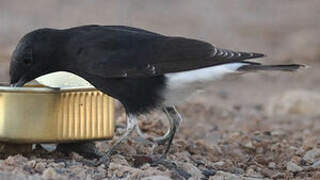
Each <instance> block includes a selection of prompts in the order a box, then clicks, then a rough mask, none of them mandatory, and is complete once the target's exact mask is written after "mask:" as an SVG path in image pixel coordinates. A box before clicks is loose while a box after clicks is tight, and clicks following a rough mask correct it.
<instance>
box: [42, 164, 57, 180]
mask: <svg viewBox="0 0 320 180" xmlns="http://www.w3.org/2000/svg"><path fill="white" fill-rule="evenodd" d="M57 176H58V174H57V172H56V171H55V170H54V169H53V168H52V167H49V168H48V169H46V170H44V171H43V174H42V177H43V178H44V179H57Z"/></svg>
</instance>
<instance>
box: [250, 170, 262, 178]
mask: <svg viewBox="0 0 320 180" xmlns="http://www.w3.org/2000/svg"><path fill="white" fill-rule="evenodd" d="M246 176H249V177H255V178H262V177H263V176H262V174H260V173H258V172H256V171H255V170H254V169H252V168H248V169H247V171H246Z"/></svg>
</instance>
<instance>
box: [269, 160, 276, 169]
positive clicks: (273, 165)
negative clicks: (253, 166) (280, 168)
mask: <svg viewBox="0 0 320 180" xmlns="http://www.w3.org/2000/svg"><path fill="white" fill-rule="evenodd" d="M268 167H269V168H272V169H275V168H276V167H277V165H276V163H274V162H270V163H269V164H268Z"/></svg>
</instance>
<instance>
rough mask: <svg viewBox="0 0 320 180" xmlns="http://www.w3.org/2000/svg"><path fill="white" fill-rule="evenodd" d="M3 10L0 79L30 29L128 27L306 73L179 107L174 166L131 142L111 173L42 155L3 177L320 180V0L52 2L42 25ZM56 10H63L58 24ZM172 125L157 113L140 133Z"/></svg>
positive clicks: (9, 5) (264, 79)
mask: <svg viewBox="0 0 320 180" xmlns="http://www.w3.org/2000/svg"><path fill="white" fill-rule="evenodd" d="M166 2H167V1H166ZM1 3H3V5H1V6H0V11H1V12H2V14H0V20H1V21H2V22H5V23H6V24H7V25H8V27H5V26H2V27H1V28H0V34H1V35H2V36H1V37H0V39H1V41H2V42H3V43H2V44H1V47H2V48H1V50H0V52H2V53H0V54H1V55H0V59H2V61H0V63H1V67H0V68H1V71H0V72H1V73H0V78H1V80H2V81H4V80H7V79H8V75H7V67H8V61H7V59H8V58H9V57H10V52H11V51H12V47H14V44H15V43H16V41H17V39H19V37H20V36H21V35H22V34H24V33H25V32H26V31H28V30H31V29H34V28H37V27H41V26H49V24H50V25H51V27H52V26H55V27H67V26H73V25H77V24H88V23H89V22H90V23H93V22H98V23H104V24H129V25H135V26H139V27H146V28H148V29H151V30H155V31H159V32H163V33H166V34H175V35H184V36H189V37H194V38H200V39H207V40H208V41H210V42H215V43H216V44H218V45H220V46H223V47H230V48H235V49H244V50H246V49H251V50H253V51H262V52H265V53H267V54H268V57H267V58H265V60H263V61H264V62H266V63H275V62H278V63H279V62H280V63H291V62H296V63H303V64H307V65H309V66H310V68H307V69H304V70H303V71H301V72H298V73H280V72H279V73H278V72H277V73H259V74H247V75H244V76H241V77H239V78H236V79H230V80H228V81H225V82H213V83H212V86H211V88H209V89H207V90H206V91H205V92H203V93H201V94H197V95H195V96H193V97H191V98H190V99H189V100H188V101H187V102H185V103H184V104H182V105H180V106H178V109H179V111H180V112H181V114H182V115H183V118H184V121H183V123H182V126H181V127H180V129H179V131H178V133H177V135H176V137H175V139H174V143H173V147H172V149H171V151H170V155H169V157H168V159H169V160H170V161H172V162H174V163H175V164H170V163H167V164H163V165H158V166H152V164H150V163H149V162H150V158H148V157H147V156H148V155H150V154H160V153H161V152H162V151H163V149H164V146H162V145H160V146H152V144H150V143H145V142H141V141H139V140H138V139H137V138H136V137H135V135H133V137H132V138H131V139H130V140H128V141H127V142H126V143H123V144H122V145H121V146H120V147H119V148H118V149H117V154H116V155H114V156H113V158H112V160H111V163H110V165H109V167H108V168H107V167H105V166H104V165H101V166H99V167H93V166H89V165H86V164H84V163H83V159H84V158H83V157H82V156H80V155H78V154H76V153H70V154H67V155H65V154H61V153H58V152H47V151H45V150H44V149H42V148H41V147H37V148H36V149H34V150H33V151H32V152H31V153H29V154H26V155H21V154H18V155H12V156H7V155H3V156H2V159H1V160H0V179H9V178H10V179H14V178H16V179H18V178H19V179H50V178H51V179H104V178H106V179H143V178H144V179H169V178H172V179H184V178H191V179H223V178H225V179H232V178H233V179H320V138H319V137H320V121H319V120H320V119H319V117H320V111H319V110H318V108H317V107H319V106H320V94H319V90H320V76H319V71H318V68H319V67H320V63H319V62H320V61H319V59H320V38H319V32H320V26H319V24H318V23H317V22H318V21H319V18H320V12H319V9H320V3H319V1H312V0H310V1H297V0H293V1H292V0H283V1H282V2H281V3H280V2H278V1H277V0H270V1H264V2H260V1H259V2H258V1H253V0H244V1H243V2H242V3H241V4H240V3H236V0H232V1H230V2H229V1H227V2H226V1H214V2H210V1H209V0H208V1H203V3H194V2H191V1H190V2H186V3H182V2H181V1H177V2H175V3H172V2H169V1H168V2H167V3H166V4H162V3H156V4H151V3H137V2H131V3H128V2H127V3H125V2H123V3H119V4H115V3H105V4H103V3H102V4H103V5H105V6H107V7H109V8H110V9H112V8H111V7H115V8H116V9H112V10H111V11H108V12H105V11H103V8H101V6H99V7H97V8H95V6H92V5H90V6H88V7H86V6H87V5H88V4H87V3H85V2H82V1H80V2H79V3H76V4H75V3H74V1H70V4H67V5H65V6H63V5H61V4H60V3H58V1H52V2H51V3H48V4H46V3H43V4H41V3H40V5H41V6H42V7H45V8H44V9H42V10H41V11H39V12H38V13H41V12H42V11H44V12H45V11H46V9H47V12H48V13H45V14H46V16H45V17H43V19H41V18H35V17H38V13H36V12H34V13H29V14H28V13H27V12H30V11H31V10H30V6H31V5H28V4H25V6H17V2H15V1H7V0H5V1H3V2H2V1H1ZM40 5H39V6H40ZM122 5H126V6H125V7H124V9H126V10H124V13H119V12H117V10H119V9H121V8H120V7H122ZM49 7H52V8H51V9H50V8H49ZM72 7H76V8H79V9H80V10H81V11H85V10H86V8H88V11H89V10H90V12H94V10H96V11H97V12H96V13H93V15H92V14H91V15H88V16H85V17H84V16H82V17H83V18H79V16H80V15H79V13H80V12H78V11H75V12H74V13H73V14H71V13H70V10H71V8H72ZM156 7H157V8H156ZM159 7H160V9H158V8H159ZM174 7H176V8H174ZM226 8H229V9H230V11H228V13H225V11H226V10H223V9H226ZM6 9H9V10H15V11H14V12H15V13H16V17H17V21H10V18H12V17H13V15H12V13H13V11H9V10H6ZM161 9H165V10H163V11H161ZM44 12H43V13H44ZM54 12H59V13H57V18H54V16H53V13H54ZM121 12H122V11H121ZM26 14H28V16H26ZM80 14H81V13H80ZM64 15H69V16H68V18H63V17H64ZM171 16H172V18H170V17H171ZM104 17H106V19H107V20H104V19H103V18H104ZM46 18H48V19H50V21H46ZM18 20H19V21H18ZM28 23H29V24H28ZM30 23H31V24H30ZM10 27H11V28H14V29H15V30H14V31H12V32H13V33H9V32H10ZM199 27H201V28H199ZM200 29H201V30H200ZM213 29H214V32H212V31H213ZM6 35H8V37H7V38H5V37H4V36H6ZM116 121H117V124H118V126H119V128H117V132H116V136H115V137H114V139H112V140H110V141H107V142H105V141H102V142H97V143H96V144H97V147H98V148H99V150H100V151H102V152H104V151H106V150H107V149H108V148H109V147H110V146H111V145H112V144H113V143H114V142H115V141H116V140H117V139H118V138H119V137H120V135H121V134H123V132H124V129H123V127H125V114H124V113H123V109H122V107H121V106H120V105H119V104H118V105H117V114H116ZM166 125H167V122H166V120H165V118H164V116H163V115H162V114H161V113H159V112H154V113H152V114H150V115H148V116H146V117H141V118H140V127H141V129H142V130H143V131H144V132H145V133H148V134H151V135H161V134H163V133H164V132H165V131H166V129H165V126H166ZM138 155H139V156H138ZM93 161H95V160H93Z"/></svg>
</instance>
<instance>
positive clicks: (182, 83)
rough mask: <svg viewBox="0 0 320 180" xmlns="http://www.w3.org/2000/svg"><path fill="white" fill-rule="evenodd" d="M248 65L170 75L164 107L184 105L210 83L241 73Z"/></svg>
mask: <svg viewBox="0 0 320 180" xmlns="http://www.w3.org/2000/svg"><path fill="white" fill-rule="evenodd" d="M243 65H247V64H246V63H229V64H223V65H218V66H212V67H207V68H201V69H196V70H191V71H184V72H178V73H168V74H166V75H165V76H166V78H167V89H166V90H165V92H164V95H165V96H164V97H165V102H164V105H176V104H179V103H182V102H183V101H184V100H186V98H187V97H190V96H191V95H192V94H193V93H194V92H196V91H198V90H203V89H205V88H206V87H208V86H209V85H210V82H212V81H216V80H220V79H223V78H224V77H225V76H226V75H230V74H234V73H239V72H238V71H237V70H238V69H239V68H240V67H241V66H243Z"/></svg>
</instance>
